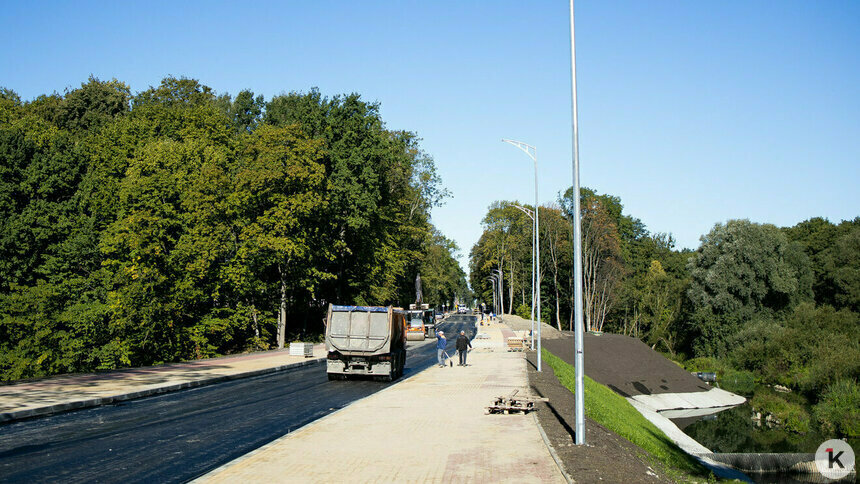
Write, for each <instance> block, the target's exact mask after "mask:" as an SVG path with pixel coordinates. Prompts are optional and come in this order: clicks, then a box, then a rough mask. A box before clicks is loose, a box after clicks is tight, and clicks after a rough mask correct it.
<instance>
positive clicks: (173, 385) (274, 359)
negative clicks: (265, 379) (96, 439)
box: [0, 345, 326, 422]
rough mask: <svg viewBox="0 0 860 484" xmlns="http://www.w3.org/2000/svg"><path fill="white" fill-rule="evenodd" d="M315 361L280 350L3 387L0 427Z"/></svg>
mask: <svg viewBox="0 0 860 484" xmlns="http://www.w3.org/2000/svg"><path fill="white" fill-rule="evenodd" d="M313 354H314V357H313V358H306V357H303V356H290V354H289V351H288V350H286V349H284V350H276V351H265V352H259V353H251V354H247V355H237V356H228V357H223V358H212V359H207V360H198V361H192V362H187V363H176V364H170V365H160V366H150V367H144V368H133V369H128V370H117V371H110V372H106V373H92V374H84V375H68V376H59V377H53V378H46V379H43V380H34V381H24V382H20V383H13V384H10V385H2V386H0V422H7V421H11V420H18V419H22V418H28V417H34V416H39V415H50V414H52V413H58V412H64V411H68V410H73V409H79V408H87V407H95V406H98V405H105V404H109V403H112V402H118V401H123V400H131V399H133V398H140V397H145V396H149V395H155V394H159V393H166V392H171V391H175V390H180V389H183V388H191V387H196V386H202V385H208V384H212V383H217V382H220V381H226V380H231V379H235V378H245V377H249V376H256V375H262V374H265V373H271V372H275V371H282V370H286V369H289V368H291V367H296V366H303V365H309V364H321V363H322V362H323V361H324V360H323V358H324V357H325V354H326V352H325V345H316V346H314V352H313Z"/></svg>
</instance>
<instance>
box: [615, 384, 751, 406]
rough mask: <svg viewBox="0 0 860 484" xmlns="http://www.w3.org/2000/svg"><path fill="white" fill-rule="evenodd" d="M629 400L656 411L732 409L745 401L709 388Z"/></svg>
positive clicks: (732, 394)
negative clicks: (702, 390)
mask: <svg viewBox="0 0 860 484" xmlns="http://www.w3.org/2000/svg"><path fill="white" fill-rule="evenodd" d="M630 398H631V399H633V400H636V401H638V402H640V403H643V404H645V405H647V406H649V407H651V408H653V409H654V410H657V411H663V410H680V409H703V408H715V407H733V406H735V405H741V404H742V403H744V402H746V401H747V399H746V398H744V397H742V396H740V395H735V394H734V393H731V392H727V391H725V390H723V389H720V388H711V389H710V390H708V391H707V392H688V393H656V394H653V395H635V396H632V397H630Z"/></svg>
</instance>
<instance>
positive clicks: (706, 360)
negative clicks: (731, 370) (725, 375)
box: [684, 356, 725, 373]
mask: <svg viewBox="0 0 860 484" xmlns="http://www.w3.org/2000/svg"><path fill="white" fill-rule="evenodd" d="M724 368H725V364H723V362H722V361H720V360H718V359H716V358H711V357H708V356H701V357H699V358H693V359H692V360H687V361H685V362H684V369H686V370H687V371H715V372H717V373H722V371H723V369H724Z"/></svg>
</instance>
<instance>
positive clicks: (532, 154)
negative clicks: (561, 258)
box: [502, 139, 541, 371]
mask: <svg viewBox="0 0 860 484" xmlns="http://www.w3.org/2000/svg"><path fill="white" fill-rule="evenodd" d="M502 141H504V142H505V143H509V144H512V145H514V146H516V147H517V148H519V149H520V150H522V152H523V153H525V154H526V155H528V157H529V158H531V159H532V161H534V164H535V216H534V222H535V230H534V245H535V259H534V261H535V262H534V264H535V289H536V293H537V297H536V298H535V304H536V305H537V311H536V312H537V328H538V334H537V340H538V344H537V371H541V354H540V353H541V342H540V327H541V324H540V323H541V319H540V213H539V212H540V209H539V208H538V168H537V148H535V147H534V146H532V145H529V144H526V143H523V142H522V141H514V140H512V139H502ZM533 320H534V319H533Z"/></svg>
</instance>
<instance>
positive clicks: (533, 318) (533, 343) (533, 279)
mask: <svg viewBox="0 0 860 484" xmlns="http://www.w3.org/2000/svg"><path fill="white" fill-rule="evenodd" d="M511 206H512V207H516V208H518V209H520V210H522V212H523V213H525V214H526V215H528V216H529V218H530V219H532V310H531V316H529V319H531V322H532V332H531V347H532V348H534V347H535V248H537V246H536V245H535V234H534V228H535V224H534V222H535V215H534V211H532V210H529V209H527V208H526V207H521V206H519V205H511Z"/></svg>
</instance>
